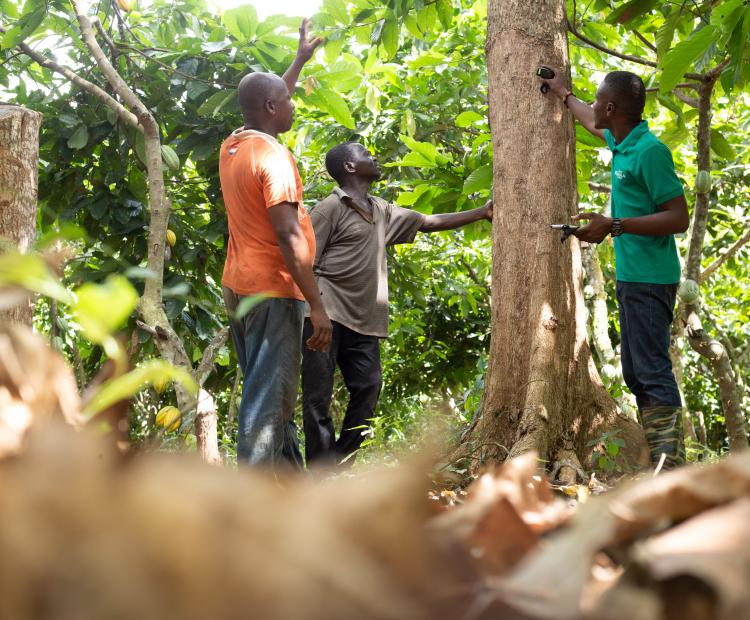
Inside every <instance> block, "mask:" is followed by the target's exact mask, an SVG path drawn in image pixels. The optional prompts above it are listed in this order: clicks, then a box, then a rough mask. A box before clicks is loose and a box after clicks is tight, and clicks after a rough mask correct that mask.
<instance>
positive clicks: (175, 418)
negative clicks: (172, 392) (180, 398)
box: [156, 405, 182, 432]
mask: <svg viewBox="0 0 750 620" xmlns="http://www.w3.org/2000/svg"><path fill="white" fill-rule="evenodd" d="M181 421H182V416H181V415H180V410H179V409H178V408H177V407H173V406H172V405H167V406H166V407H162V408H161V409H159V413H157V414H156V426H159V427H161V428H164V429H166V430H168V431H169V432H174V431H176V430H177V429H178V428H180V422H181Z"/></svg>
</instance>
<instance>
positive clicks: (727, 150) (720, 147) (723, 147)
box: [711, 129, 737, 161]
mask: <svg viewBox="0 0 750 620" xmlns="http://www.w3.org/2000/svg"><path fill="white" fill-rule="evenodd" d="M711 150H712V151H713V152H714V153H716V154H717V155H718V156H719V157H721V158H723V159H728V160H730V161H731V160H733V159H735V158H736V157H737V153H736V151H735V150H734V147H733V146H732V145H731V144H729V142H728V141H727V139H726V138H725V137H724V134H722V133H721V132H720V131H719V130H718V129H712V130H711Z"/></svg>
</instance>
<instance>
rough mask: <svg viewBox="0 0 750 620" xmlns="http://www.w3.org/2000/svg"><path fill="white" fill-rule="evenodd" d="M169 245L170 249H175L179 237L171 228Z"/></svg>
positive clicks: (168, 231)
mask: <svg viewBox="0 0 750 620" xmlns="http://www.w3.org/2000/svg"><path fill="white" fill-rule="evenodd" d="M167 243H168V244H169V247H170V248H173V247H174V244H175V243H177V235H176V234H175V233H174V231H173V230H171V229H169V228H167Z"/></svg>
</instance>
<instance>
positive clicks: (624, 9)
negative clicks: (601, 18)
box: [607, 0, 658, 24]
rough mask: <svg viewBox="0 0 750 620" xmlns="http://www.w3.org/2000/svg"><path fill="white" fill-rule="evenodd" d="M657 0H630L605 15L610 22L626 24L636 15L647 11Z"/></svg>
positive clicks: (638, 15)
mask: <svg viewBox="0 0 750 620" xmlns="http://www.w3.org/2000/svg"><path fill="white" fill-rule="evenodd" d="M657 2H658V0H630V2H626V3H625V4H623V5H621V6H619V7H618V8H617V9H615V10H614V11H612V12H611V13H610V14H609V16H607V22H608V23H610V24H627V23H628V22H630V21H633V20H634V19H636V18H637V17H640V16H641V15H643V14H645V13H648V12H649V11H651V10H652V9H653V8H654V7H655V6H656V4H657Z"/></svg>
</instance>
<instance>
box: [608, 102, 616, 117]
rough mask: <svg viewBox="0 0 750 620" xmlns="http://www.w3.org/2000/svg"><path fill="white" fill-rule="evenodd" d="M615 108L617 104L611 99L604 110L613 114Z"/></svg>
mask: <svg viewBox="0 0 750 620" xmlns="http://www.w3.org/2000/svg"><path fill="white" fill-rule="evenodd" d="M616 109H617V106H616V105H615V104H614V102H612V101H610V102H608V103H607V107H606V108H605V110H606V111H607V114H614V113H615V110H616Z"/></svg>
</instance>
